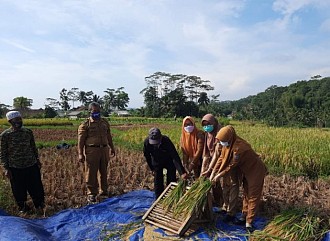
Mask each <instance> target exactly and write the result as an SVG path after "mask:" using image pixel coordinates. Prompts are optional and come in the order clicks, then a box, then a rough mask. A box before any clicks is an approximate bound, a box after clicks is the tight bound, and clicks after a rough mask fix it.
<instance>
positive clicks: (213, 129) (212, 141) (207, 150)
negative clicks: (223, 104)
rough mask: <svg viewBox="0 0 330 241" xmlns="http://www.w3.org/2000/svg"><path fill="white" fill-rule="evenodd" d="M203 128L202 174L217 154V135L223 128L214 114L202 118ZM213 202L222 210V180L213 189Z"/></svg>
mask: <svg viewBox="0 0 330 241" xmlns="http://www.w3.org/2000/svg"><path fill="white" fill-rule="evenodd" d="M202 126H203V130H204V131H205V139H204V148H203V161H202V170H201V173H203V172H204V171H206V170H208V168H209V164H210V162H211V160H212V157H213V156H214V155H215V153H216V150H217V149H216V145H217V141H216V135H217V133H218V131H219V130H220V128H221V125H220V124H219V122H218V120H217V119H216V118H215V117H214V115H212V114H206V115H205V116H204V117H203V118H202ZM212 194H213V202H214V204H215V206H218V207H219V208H222V206H223V195H222V188H221V183H220V180H218V182H217V183H216V184H215V185H214V186H213V187H212Z"/></svg>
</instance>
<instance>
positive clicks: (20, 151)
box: [0, 111, 45, 212]
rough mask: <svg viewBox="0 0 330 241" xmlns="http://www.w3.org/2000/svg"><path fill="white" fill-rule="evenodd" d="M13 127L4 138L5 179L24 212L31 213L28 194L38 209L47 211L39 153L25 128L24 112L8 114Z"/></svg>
mask: <svg viewBox="0 0 330 241" xmlns="http://www.w3.org/2000/svg"><path fill="white" fill-rule="evenodd" d="M6 117H7V120H8V121H9V123H10V124H11V127H10V128H9V129H6V130H4V131H3V132H2V133H1V135H0V143H1V144H0V146H1V148H0V160H1V164H2V166H3V168H4V169H5V175H6V176H7V177H8V178H9V180H10V184H11V188H12V192H13V195H14V198H15V200H16V203H17V205H18V208H19V211H20V212H26V211H29V209H30V208H29V207H28V206H27V204H26V201H27V193H29V195H30V196H31V198H32V201H33V204H34V207H35V208H36V209H37V210H38V211H39V210H41V209H42V208H43V207H44V202H45V197H44V196H45V194H44V188H43V185H42V181H41V174H40V167H41V163H40V161H39V156H38V150H37V148H36V144H35V141H34V136H33V133H32V131H31V130H30V129H27V128H24V127H22V125H23V121H22V117H21V114H20V112H18V111H9V112H8V113H7V114H6Z"/></svg>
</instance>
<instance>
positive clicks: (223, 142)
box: [220, 141, 229, 146]
mask: <svg viewBox="0 0 330 241" xmlns="http://www.w3.org/2000/svg"><path fill="white" fill-rule="evenodd" d="M220 144H221V146H229V143H228V141H220Z"/></svg>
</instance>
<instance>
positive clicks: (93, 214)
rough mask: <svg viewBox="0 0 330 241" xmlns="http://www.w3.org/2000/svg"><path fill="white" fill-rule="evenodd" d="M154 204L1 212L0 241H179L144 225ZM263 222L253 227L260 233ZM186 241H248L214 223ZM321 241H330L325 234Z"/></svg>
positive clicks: (136, 194) (237, 230) (123, 199)
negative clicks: (37, 213) (32, 214)
mask: <svg viewBox="0 0 330 241" xmlns="http://www.w3.org/2000/svg"><path fill="white" fill-rule="evenodd" d="M154 201H155V197H154V194H153V192H151V191H147V190H139V191H132V192H130V193H127V194H124V195H121V196H116V197H112V198H108V199H106V200H105V201H103V202H101V203H98V204H93V205H87V206H85V207H82V208H79V209H67V210H64V211H61V212H59V213H57V214H55V215H53V216H51V217H48V218H44V219H24V218H20V217H14V216H10V215H7V214H6V213H5V212H3V211H2V210H0V240H1V241H13V240H15V241H20V240H24V241H29V240H33V241H39V240H40V241H47V240H54V241H57V240H61V241H63V240H70V241H71V240H72V241H79V240H130V241H138V240H157V237H159V239H162V240H166V239H176V238H178V239H179V238H180V237H179V236H177V235H174V234H170V233H168V232H165V231H164V230H163V229H161V228H157V227H155V226H151V225H149V224H144V223H143V222H142V216H143V215H144V213H145V212H146V211H147V210H148V209H149V207H150V206H151V205H152V203H153V202H154ZM265 224H266V220H265V219H264V218H260V217H258V218H257V219H256V222H255V225H256V227H257V228H258V229H262V228H263V227H264V226H265ZM185 239H187V240H201V239H202V240H248V236H247V235H246V232H245V230H244V228H243V227H241V226H234V225H227V224H225V223H223V222H222V221H221V220H220V219H217V220H216V224H215V228H213V229H207V230H205V229H203V228H202V227H200V228H199V229H197V230H196V231H194V232H193V233H192V234H190V235H189V236H187V237H186V238H185ZM324 241H330V233H328V234H327V235H326V236H325V238H324Z"/></svg>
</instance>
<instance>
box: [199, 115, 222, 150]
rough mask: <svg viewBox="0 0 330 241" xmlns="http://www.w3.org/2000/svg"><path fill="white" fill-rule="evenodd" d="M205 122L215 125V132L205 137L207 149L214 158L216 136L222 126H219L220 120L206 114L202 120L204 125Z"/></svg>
mask: <svg viewBox="0 0 330 241" xmlns="http://www.w3.org/2000/svg"><path fill="white" fill-rule="evenodd" d="M203 121H207V122H209V123H210V124H211V125H213V131H212V132H210V133H206V135H205V138H206V139H205V143H206V147H207V149H208V150H209V152H210V155H211V156H212V154H213V152H214V144H215V137H216V134H217V133H218V131H219V130H220V128H221V125H220V124H219V122H218V120H217V119H216V118H215V117H214V115H212V114H206V115H205V116H204V117H203V119H202V123H203ZM204 152H205V151H204Z"/></svg>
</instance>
